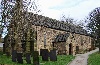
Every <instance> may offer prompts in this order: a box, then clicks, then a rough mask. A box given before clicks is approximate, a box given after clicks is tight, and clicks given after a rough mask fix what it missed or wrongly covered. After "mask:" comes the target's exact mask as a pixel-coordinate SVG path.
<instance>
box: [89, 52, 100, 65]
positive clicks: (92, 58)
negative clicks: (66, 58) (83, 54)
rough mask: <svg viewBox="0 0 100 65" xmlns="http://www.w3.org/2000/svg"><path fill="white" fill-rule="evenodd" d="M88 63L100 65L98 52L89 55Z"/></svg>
mask: <svg viewBox="0 0 100 65" xmlns="http://www.w3.org/2000/svg"><path fill="white" fill-rule="evenodd" d="M88 65H100V53H98V52H96V53H93V54H91V55H89V58H88Z"/></svg>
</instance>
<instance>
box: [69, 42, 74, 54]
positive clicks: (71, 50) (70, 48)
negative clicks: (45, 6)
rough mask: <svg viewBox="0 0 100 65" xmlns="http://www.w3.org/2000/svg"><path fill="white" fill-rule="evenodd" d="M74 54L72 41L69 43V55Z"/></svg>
mask: <svg viewBox="0 0 100 65" xmlns="http://www.w3.org/2000/svg"><path fill="white" fill-rule="evenodd" d="M72 54H73V49H72V43H70V44H69V55H72Z"/></svg>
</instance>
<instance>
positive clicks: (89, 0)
mask: <svg viewBox="0 0 100 65" xmlns="http://www.w3.org/2000/svg"><path fill="white" fill-rule="evenodd" d="M39 4H40V8H41V10H42V13H44V14H43V15H45V16H48V17H51V18H56V19H60V16H61V14H64V15H66V16H69V15H70V17H73V18H75V19H79V20H81V19H83V18H84V17H85V16H87V15H88V14H89V12H91V11H92V10H93V9H94V8H96V7H99V6H100V0H96V1H95V0H74V1H73V0H39Z"/></svg>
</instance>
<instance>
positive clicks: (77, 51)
mask: <svg viewBox="0 0 100 65" xmlns="http://www.w3.org/2000/svg"><path fill="white" fill-rule="evenodd" d="M78 53H79V46H76V54H78Z"/></svg>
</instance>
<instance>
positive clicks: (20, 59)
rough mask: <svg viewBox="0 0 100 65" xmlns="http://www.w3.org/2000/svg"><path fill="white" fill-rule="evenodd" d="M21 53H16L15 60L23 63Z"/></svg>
mask: <svg viewBox="0 0 100 65" xmlns="http://www.w3.org/2000/svg"><path fill="white" fill-rule="evenodd" d="M22 55H23V54H22V53H17V62H18V63H21V64H23V59H22Z"/></svg>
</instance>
